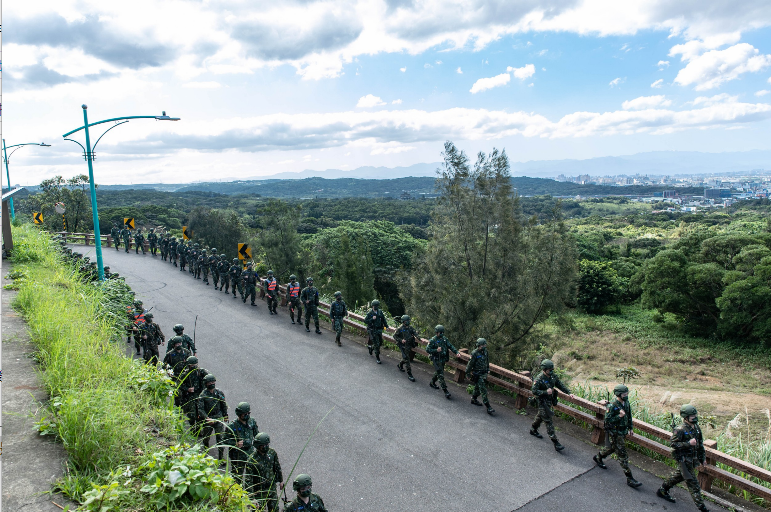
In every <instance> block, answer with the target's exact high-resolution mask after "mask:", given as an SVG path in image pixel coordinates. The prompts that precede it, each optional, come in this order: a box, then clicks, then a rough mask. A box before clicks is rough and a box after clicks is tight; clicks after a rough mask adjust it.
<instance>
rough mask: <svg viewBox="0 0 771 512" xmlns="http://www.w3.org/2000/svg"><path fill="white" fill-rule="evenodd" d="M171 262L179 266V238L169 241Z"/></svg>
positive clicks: (172, 238)
mask: <svg viewBox="0 0 771 512" xmlns="http://www.w3.org/2000/svg"><path fill="white" fill-rule="evenodd" d="M169 262H170V263H173V264H174V266H175V267H176V266H177V237H175V236H173V237H171V240H170V241H169Z"/></svg>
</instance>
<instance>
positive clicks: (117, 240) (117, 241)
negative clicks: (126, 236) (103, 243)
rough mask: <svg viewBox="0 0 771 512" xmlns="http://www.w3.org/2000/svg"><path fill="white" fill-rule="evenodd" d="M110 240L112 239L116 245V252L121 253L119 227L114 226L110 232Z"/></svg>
mask: <svg viewBox="0 0 771 512" xmlns="http://www.w3.org/2000/svg"><path fill="white" fill-rule="evenodd" d="M110 238H112V241H113V243H114V244H115V250H116V251H119V250H120V230H119V229H118V226H117V225H114V226H113V227H112V229H111V230H110Z"/></svg>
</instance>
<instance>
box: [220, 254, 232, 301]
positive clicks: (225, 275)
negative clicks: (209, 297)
mask: <svg viewBox="0 0 771 512" xmlns="http://www.w3.org/2000/svg"><path fill="white" fill-rule="evenodd" d="M218 271H219V273H220V290H221V291H224V292H225V293H228V289H229V288H230V263H228V257H227V256H226V255H224V254H220V262H219V267H218Z"/></svg>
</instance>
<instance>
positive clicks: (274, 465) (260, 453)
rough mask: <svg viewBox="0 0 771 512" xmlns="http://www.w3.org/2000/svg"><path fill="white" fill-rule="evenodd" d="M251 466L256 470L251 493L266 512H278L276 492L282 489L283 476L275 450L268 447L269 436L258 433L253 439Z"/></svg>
mask: <svg viewBox="0 0 771 512" xmlns="http://www.w3.org/2000/svg"><path fill="white" fill-rule="evenodd" d="M254 446H255V450H254V454H253V455H252V461H251V462H252V464H253V466H254V468H255V469H256V472H255V474H254V475H253V477H252V479H253V481H252V489H251V493H250V494H252V495H253V496H254V497H255V498H256V499H257V500H258V501H260V502H261V503H264V504H265V510H266V512H278V491H280V490H282V489H283V488H284V474H283V473H282V472H281V463H280V462H279V461H278V454H277V453H276V450H274V449H273V448H271V447H270V436H269V435H268V434H266V433H265V432H260V433H259V434H257V437H255V438H254Z"/></svg>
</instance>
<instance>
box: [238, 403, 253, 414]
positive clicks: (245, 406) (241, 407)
mask: <svg viewBox="0 0 771 512" xmlns="http://www.w3.org/2000/svg"><path fill="white" fill-rule="evenodd" d="M250 412H252V406H251V405H249V402H241V403H239V404H238V405H237V406H236V414H237V415H239V416H240V415H241V414H249V413H250Z"/></svg>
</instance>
